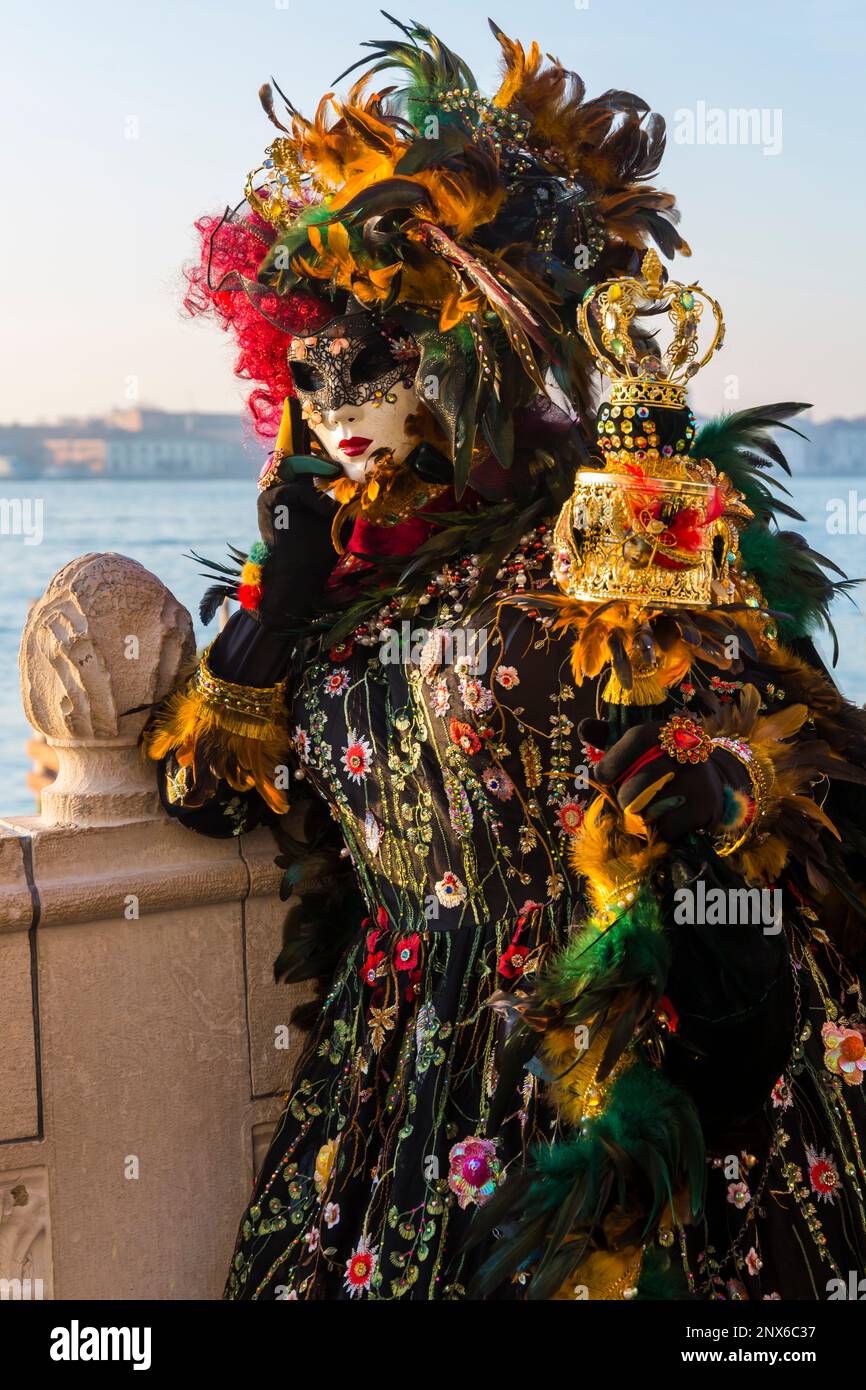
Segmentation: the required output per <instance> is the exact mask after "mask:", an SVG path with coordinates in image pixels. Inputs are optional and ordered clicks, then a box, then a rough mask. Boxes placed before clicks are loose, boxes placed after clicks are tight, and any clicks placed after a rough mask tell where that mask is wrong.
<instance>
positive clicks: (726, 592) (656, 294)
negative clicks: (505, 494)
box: [553, 251, 752, 607]
mask: <svg viewBox="0 0 866 1390" xmlns="http://www.w3.org/2000/svg"><path fill="white" fill-rule="evenodd" d="M661 277H662V266H661V262H660V261H659V258H658V256H657V255H656V253H655V252H654V251H648V252H647V253H646V255H645V256H644V259H643V265H642V279H641V280H637V279H635V278H633V277H631V276H624V277H621V278H620V279H616V280H606V281H604V283H603V284H601V285H597V286H594V287H593V288H592V289H590V290H589V291H588V293H587V295H586V297H585V299H584V301H583V304H582V306H581V308H580V310H579V313H578V327H579V328H580V331H581V333H582V334H583V336H584V338H585V339H586V342H587V344H588V346H589V348H590V350H591V351H592V352H593V354H594V355H595V357H596V360H597V362H598V364H599V366H600V367H601V369H602V370H603V371H604V372H605V373H606V374H607V375H608V376H610V377H611V379H612V383H613V384H612V389H611V393H610V400H609V401H606V402H604V404H603V405H602V406H601V407H600V409H599V412H598V422H597V430H598V448H599V454H600V462H603V467H601V468H599V469H587V470H584V471H582V472H580V473H578V475H577V478H576V480H575V487H574V492H573V494H572V496H571V498H570V499H569V501H568V502H566V504H565V506H564V507H563V508H562V511H561V512H560V514H559V518H558V520H557V523H556V527H555V532H554V560H553V576H554V579H555V580H556V582H557V584H558V585H559V587H560V588H561V589H562V590H563V591H564V592H565V593H566V594H567V595H568V596H569V597H570V598H574V599H583V600H589V601H598V602H607V601H610V600H627V601H631V600H634V601H636V602H639V603H641V604H644V605H658V606H660V607H670V606H674V607H688V606H691V607H710V606H712V605H716V604H723V603H732V602H734V600H735V599H736V598H737V597H738V594H737V590H736V585H735V582H734V577H733V576H732V571H733V570H734V567H735V566H736V564H737V559H738V554H739V534H738V525H739V523H741V522H744V521H747V520H749V519H750V518H751V516H752V513H751V512H750V510H749V508H748V507H747V506H746V505H745V503H744V501H743V498H742V496H741V494H740V493H738V492H737V491H736V490H735V489H734V488H733V487H732V485H731V483H730V481H729V479H728V478H727V477H726V476H725V475H724V474H719V473H717V471H716V469H715V467H714V465H713V464H712V463H711V462H710V460H709V459H696V458H694V457H693V456H692V454H691V452H690V450H691V447H692V444H693V441H694V439H695V437H696V432H697V431H696V425H695V419H694V416H693V415H692V412H691V410H690V409H689V407H688V403H687V399H686V383H687V381H688V380H689V378H690V377H692V376H693V375H694V374H695V372H697V371H698V370H699V369H700V368H701V367H702V366H703V365H704V364H705V363H706V362H707V361H708V360H709V358H710V357H711V356H712V354H713V353H714V352H715V351H716V349H717V348H718V347H719V346H720V344H721V342H722V337H723V333H724V320H723V318H722V311H721V309H720V308H719V306H718V304H717V303H716V301H715V300H714V299H711V298H710V297H709V295H706V294H704V292H703V291H702V290H701V289H700V288H699V287H698V286H697V285H681V284H679V283H677V282H671V281H668V282H666V283H663V282H662V278H661ZM594 305H595V306H597V308H596V309H595V310H593V306H594ZM704 305H709V306H710V309H711V311H712V316H713V320H714V325H715V326H714V331H713V334H712V341H711V342H710V345H709V347H707V348H706V350H705V351H704V352H703V353H702V354H701V349H700V344H699V333H698V325H699V323H700V319H701V313H702V309H703V306H704ZM647 312H650V313H652V314H653V315H658V314H659V313H667V316H668V318H669V319H670V321H671V324H672V327H673V338H672V341H671V342H670V344H669V346H668V347H667V348H666V349H665V350H664V352H662V353H660V351H659V350H657V349H656V347H655V343H654V341H650V340H649V339H648V338H647V337H646V336H644V338H643V340H642V342H641V341H640V339H639V337H638V334H637V332H636V326H635V320H636V319H639V318H640V316H641V315H642V314H645V313H647ZM636 339H638V341H636ZM699 354H700V355H699Z"/></svg>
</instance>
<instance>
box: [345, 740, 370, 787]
mask: <svg viewBox="0 0 866 1390" xmlns="http://www.w3.org/2000/svg"><path fill="white" fill-rule="evenodd" d="M348 739H349V741H348V743H347V744H346V747H345V748H344V749H343V767H344V768H345V770H346V772H347V773H348V775H349V777H350V778H351V780H352V781H353V782H363V780H364V778H365V777H366V776H368V774H369V772H370V769H371V768H372V766H373V750H372V748H371V747H370V744H369V742H368V741H367V739H366V738H364V737H362V736H361V735H359V734H356V733H355V730H354V729H350V730H349V733H348Z"/></svg>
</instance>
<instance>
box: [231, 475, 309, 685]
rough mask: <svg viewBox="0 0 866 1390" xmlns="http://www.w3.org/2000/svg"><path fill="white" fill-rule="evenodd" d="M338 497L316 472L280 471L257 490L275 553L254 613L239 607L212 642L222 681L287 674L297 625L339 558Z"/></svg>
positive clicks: (268, 681)
mask: <svg viewBox="0 0 866 1390" xmlns="http://www.w3.org/2000/svg"><path fill="white" fill-rule="evenodd" d="M335 511H336V504H335V503H334V502H332V501H331V499H330V498H329V497H327V496H325V495H324V494H322V493H320V492H317V491H316V489H315V487H314V486H313V480H312V478H311V477H304V478H290V479H289V480H288V481H283V480H282V478H280V477H279V476H277V478H276V480H275V481H274V483H273V484H272V485H271V487H269V488H266V489H265V491H264V492H262V493H260V494H259V504H258V513H259V531H260V533H261V537H262V540H263V541H264V542H265V543H266V545H267V546H268V550H269V554H268V557H267V559H266V561H265V562H264V564H263V566H262V594H261V598H260V600H259V606H258V609H257V610H256V612H255V614H253V613H251V612H248V611H247V610H246V609H243V608H242V609H241V610H240V611H239V612H237V613H233V614H232V616H231V617H230V618H229V620H228V622H227V623H226V625H225V627H224V628H223V630H222V632H221V633H220V635H219V637H217V639H216V641H215V642H214V644H213V646H212V647H211V650H210V654H209V656H208V665H209V666H210V669H211V671H212V672H213V673H214V675H215V676H218V677H219V678H220V679H221V680H228V681H234V682H236V683H237V684H238V685H254V686H272V685H276V684H277V682H278V681H281V680H282V679H283V677H284V676H285V675H286V673H287V671H288V669H289V665H290V662H291V658H292V651H293V649H294V645H295V643H294V637H293V636H292V634H291V631H287V632H286V631H284V629H291V627H292V625H293V624H297V623H298V622H299V621H301V620H303V619H304V618H307V617H309V616H310V614H311V613H312V612H313V611H314V609H315V607H316V605H317V603H318V602H319V601H320V599H321V597H322V593H323V591H324V587H325V584H326V582H327V579H328V575H329V574H330V572H331V570H332V569H333V567H334V564H335V562H336V555H335V552H334V547H333V545H332V543H331V521H332V519H333V516H334V513H335Z"/></svg>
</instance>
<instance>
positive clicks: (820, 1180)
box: [806, 1144, 839, 1202]
mask: <svg viewBox="0 0 866 1390" xmlns="http://www.w3.org/2000/svg"><path fill="white" fill-rule="evenodd" d="M806 1162H807V1163H808V1165H809V1185H810V1186H811V1188H812V1191H813V1192H814V1193H815V1195H816V1197H817V1198H818V1201H819V1202H832V1201H833V1200H834V1195H835V1192H836V1189H837V1188H838V1186H839V1171H838V1169H837V1167H836V1164H835V1163H834V1162H833V1159H832V1158H831V1156H830V1155H829V1154H827V1153H826V1152H825V1151H824V1150H823V1149H822V1150H821V1151H820V1153H819V1152H818V1150H817V1149H813V1148H812V1147H811V1145H809V1144H807V1145H806Z"/></svg>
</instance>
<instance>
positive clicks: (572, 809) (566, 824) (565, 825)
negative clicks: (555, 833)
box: [557, 801, 584, 835]
mask: <svg viewBox="0 0 866 1390" xmlns="http://www.w3.org/2000/svg"><path fill="white" fill-rule="evenodd" d="M557 815H558V817H559V824H560V825H561V826H562V829H563V830H564V831H565V833H566V835H576V834H577V833H578V831H579V830H580V829H581V828H582V826H583V822H584V811H583V807H582V806H581V804H580V802H579V801H565V802H563V804H562V805H561V806H560V808H559V811H558V812H557Z"/></svg>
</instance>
